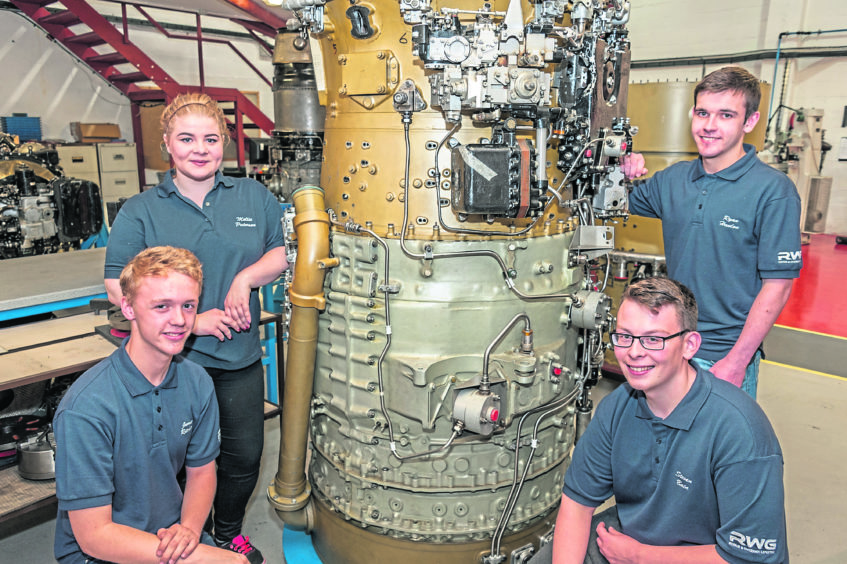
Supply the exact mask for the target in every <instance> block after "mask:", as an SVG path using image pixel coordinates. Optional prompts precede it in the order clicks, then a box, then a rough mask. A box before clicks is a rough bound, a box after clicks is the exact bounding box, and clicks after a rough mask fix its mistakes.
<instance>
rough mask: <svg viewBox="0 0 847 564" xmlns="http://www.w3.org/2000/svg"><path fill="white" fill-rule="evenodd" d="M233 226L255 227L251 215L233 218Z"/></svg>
mask: <svg viewBox="0 0 847 564" xmlns="http://www.w3.org/2000/svg"><path fill="white" fill-rule="evenodd" d="M235 226H236V227H256V223H255V222H254V221H253V218H252V217H241V216H239V217H236V218H235Z"/></svg>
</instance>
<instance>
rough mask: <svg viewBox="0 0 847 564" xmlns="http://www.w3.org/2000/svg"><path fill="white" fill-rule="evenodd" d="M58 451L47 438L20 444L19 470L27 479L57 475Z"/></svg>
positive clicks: (39, 478)
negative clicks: (56, 451)
mask: <svg viewBox="0 0 847 564" xmlns="http://www.w3.org/2000/svg"><path fill="white" fill-rule="evenodd" d="M55 457H56V453H55V450H54V449H53V445H51V444H50V443H49V442H48V440H47V439H41V440H38V441H35V442H31V443H21V444H18V472H19V473H20V475H21V477H22V478H25V479H27V480H52V479H53V478H55V477H56V460H55Z"/></svg>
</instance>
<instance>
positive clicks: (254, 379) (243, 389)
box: [206, 360, 265, 544]
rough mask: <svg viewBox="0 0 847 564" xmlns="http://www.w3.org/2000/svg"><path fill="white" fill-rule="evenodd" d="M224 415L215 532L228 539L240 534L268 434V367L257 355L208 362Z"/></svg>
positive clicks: (218, 539) (222, 540)
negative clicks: (235, 366) (236, 365)
mask: <svg viewBox="0 0 847 564" xmlns="http://www.w3.org/2000/svg"><path fill="white" fill-rule="evenodd" d="M206 371H207V372H208V373H209V375H210V376H211V377H212V380H213V381H214V383H215V393H216V394H217V396H218V406H219V408H220V416H221V453H220V456H219V457H218V489H217V492H216V493H215V502H214V505H213V508H214V514H213V523H214V537H215V541H216V542H217V543H218V544H225V543H228V542H229V541H231V540H232V539H233V538H235V537H237V536H238V535H240V534H241V526H242V524H243V523H244V513H245V511H246V509H247V502H248V500H249V499H250V496H251V495H252V494H253V490H254V489H255V488H256V482H257V481H258V480H259V463H260V462H261V460H262V448H263V446H264V440H265V423H264V421H265V417H264V398H265V388H264V376H265V374H264V370H263V369H262V362H261V361H258V360H257V361H256V362H254V363H253V364H251V365H250V366H248V367H246V368H242V369H241V370H221V369H217V368H207V369H206Z"/></svg>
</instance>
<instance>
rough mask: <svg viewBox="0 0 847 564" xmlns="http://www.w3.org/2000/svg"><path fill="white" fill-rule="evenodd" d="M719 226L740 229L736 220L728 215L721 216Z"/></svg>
mask: <svg viewBox="0 0 847 564" xmlns="http://www.w3.org/2000/svg"><path fill="white" fill-rule="evenodd" d="M720 226H721V227H726V228H728V229H741V227H740V226H739V225H738V220H737V219H733V218H731V217H729V216H728V215H725V216H723V219H722V220H721V222H720Z"/></svg>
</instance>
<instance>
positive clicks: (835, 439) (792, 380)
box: [0, 361, 847, 564]
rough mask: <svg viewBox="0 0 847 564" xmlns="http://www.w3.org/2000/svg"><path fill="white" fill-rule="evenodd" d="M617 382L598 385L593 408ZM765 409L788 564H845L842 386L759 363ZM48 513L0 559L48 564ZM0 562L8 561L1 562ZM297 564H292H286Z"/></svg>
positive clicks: (264, 527)
mask: <svg viewBox="0 0 847 564" xmlns="http://www.w3.org/2000/svg"><path fill="white" fill-rule="evenodd" d="M615 385H617V383H616V382H614V381H612V380H608V379H607V380H603V381H601V383H600V385H599V386H598V387H597V389H595V391H594V393H593V396H594V399H595V401H598V400H599V398H601V397H602V396H603V395H605V394H606V393H608V391H609V390H611V389H612V388H613V387H614V386H615ZM759 401H760V403H761V405H762V406H763V407H764V409H765V411H766V412H767V414H768V416H769V417H770V419H771V421H772V422H773V425H774V428H775V429H776V432H777V435H778V436H779V439H780V442H781V443H782V448H783V450H784V452H785V485H786V497H787V513H788V548H789V550H790V553H791V560H792V561H793V562H794V563H795V564H841V563H843V562H847V541H844V540H843V531H845V530H847V512H845V511H844V507H845V506H847V487H844V485H843V484H844V470H845V468H847V434H845V433H844V429H846V428H847V379H845V378H839V377H833V376H828V375H825V374H821V373H817V372H810V371H804V370H798V369H794V368H791V367H787V366H784V365H780V364H775V363H772V362H768V361H764V362H763V363H762V368H761V375H760V382H759ZM278 449H279V419H278V417H274V418H271V419H269V420H267V421H266V422H265V452H264V456H263V462H262V474H261V478H260V486H259V487H258V488H257V489H256V492H255V493H254V495H253V499H252V500H251V502H250V505H249V507H248V509H247V519H246V526H245V530H244V532H245V534H247V535H249V536H250V538H251V541H252V542H254V543H255V545H256V546H258V547H259V548H260V549H261V550H262V552H263V554H264V555H265V557H266V558H267V561H268V564H284V562H283V558H282V550H281V536H282V523H281V521H280V520H279V519H278V518H277V516H276V514H275V513H274V511H273V510H272V509H271V507H270V504H268V502H267V501H266V497H265V495H266V494H265V488H266V485H267V484H268V483H270V481H271V480H272V479H273V476H274V474H275V473H276V464H277V459H278ZM54 516H55V505H53V506H48V507H46V508H44V509H42V510H39V511H37V512H33V513H30V514H28V515H27V516H25V517H23V518H20V519H18V520H17V521H16V522H13V523H4V524H2V526H0V554H4V555H14V557H13V559H14V561H15V562H16V564H45V563H47V562H54V560H53V533H54V530H55V518H54ZM2 560H3V561H4V562H5V561H7V557H3V558H2ZM290 564H298V563H294V562H292V563H290Z"/></svg>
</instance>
